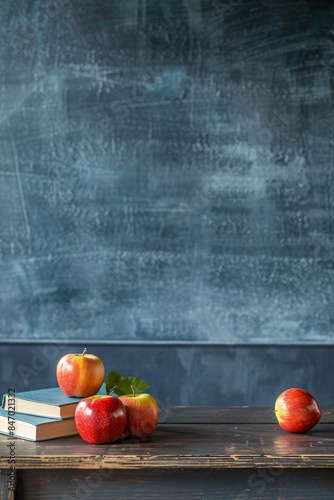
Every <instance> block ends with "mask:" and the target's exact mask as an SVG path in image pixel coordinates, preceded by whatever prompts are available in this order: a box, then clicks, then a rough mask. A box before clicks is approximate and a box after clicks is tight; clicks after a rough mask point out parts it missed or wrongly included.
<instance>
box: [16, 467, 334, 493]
mask: <svg viewBox="0 0 334 500" xmlns="http://www.w3.org/2000/svg"><path fill="white" fill-rule="evenodd" d="M108 472H111V474H110V475H108ZM262 472H263V474H261V471H260V470H257V469H250V470H242V469H240V470H228V471H226V470H221V469H220V470H196V471H195V472H194V471H191V470H181V469H179V470H173V471H171V470H169V471H168V470H167V471H166V470H164V471H161V470H145V471H143V470H139V471H138V470H136V471H122V470H113V471H100V472H96V471H77V470H76V471H70V470H54V471H51V470H43V471H38V470H35V471H30V470H29V471H20V474H19V477H18V479H19V484H20V487H19V490H18V493H17V500H42V499H43V500H75V499H78V498H82V499H90V498H94V499H95V500H110V499H111V498H116V499H133V498H142V499H157V498H162V499H166V498H173V499H178V500H181V499H182V500H183V499H188V498H194V499H196V500H211V499H217V500H221V499H229V500H259V498H261V500H277V499H279V498H281V499H282V500H283V499H284V500H294V499H296V500H319V499H320V498H321V500H332V498H333V495H334V486H333V477H332V471H331V470H312V471H311V473H310V471H309V470H303V469H294V470H284V471H282V470H278V469H271V470H265V471H262Z"/></svg>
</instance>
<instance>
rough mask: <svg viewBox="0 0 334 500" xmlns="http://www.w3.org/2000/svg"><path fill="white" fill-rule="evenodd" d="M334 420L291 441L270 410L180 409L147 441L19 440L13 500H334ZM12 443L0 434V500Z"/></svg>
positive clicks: (328, 416) (167, 414)
mask: <svg viewBox="0 0 334 500" xmlns="http://www.w3.org/2000/svg"><path fill="white" fill-rule="evenodd" d="M333 415H334V408H326V409H325V410H324V415H323V417H322V420H321V422H320V423H319V424H318V425H317V426H316V427H314V429H312V430H311V431H310V432H308V433H307V434H289V433H287V432H285V431H283V430H282V429H281V428H280V427H279V426H278V424H277V422H276V419H275V415H274V413H273V410H272V409H271V408H249V407H241V408H211V407H210V408H194V407H173V408H167V409H165V410H164V412H163V414H162V416H161V423H160V424H159V426H158V429H157V431H156V432H155V433H154V434H153V435H152V436H150V437H149V438H147V439H142V440H138V439H129V440H121V441H119V442H117V443H112V444H106V445H90V444H88V443H85V442H84V441H83V440H82V439H81V438H80V437H79V436H75V437H68V438H64V439H63V438H62V439H55V440H49V441H43V442H39V443H35V442H29V441H23V440H19V439H17V440H16V457H15V460H16V479H17V488H16V492H15V500H21V499H25V500H28V499H29V500H38V499H48V500H51V499H54V500H70V499H72V500H74V499H78V498H79V499H85V500H86V499H90V498H92V499H94V500H100V499H101V500H102V499H105V500H111V499H123V498H131V499H133V498H143V499H144V498H145V499H150V498H163V499H166V498H168V499H170V498H178V499H183V498H191V499H208V500H211V499H213V498H217V499H220V500H222V499H235V500H247V499H257V500H264V499H278V498H279V499H290V498H291V499H292V498H293V499H294V500H296V499H301V500H307V499H311V498H312V499H317V500H324V499H331V500H333V498H334V471H333V469H334V416H333ZM7 444H8V440H7V437H5V436H1V437H0V457H1V458H0V467H1V500H7V499H11V498H12V497H11V496H10V495H8V494H7V475H6V469H8V456H9V453H8V448H7ZM13 498H14V497H13Z"/></svg>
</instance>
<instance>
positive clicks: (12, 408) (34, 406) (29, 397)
mask: <svg viewBox="0 0 334 500" xmlns="http://www.w3.org/2000/svg"><path fill="white" fill-rule="evenodd" d="M81 399H82V398H74V397H71V398H70V397H68V396H66V395H65V394H64V393H63V392H62V391H61V389H60V388H59V387H52V388H49V389H39V390H34V391H25V392H18V393H16V394H15V393H8V394H4V395H3V397H2V406H1V407H0V433H1V434H6V435H8V436H11V437H12V438H22V439H27V440H30V441H42V440H45V439H54V438H59V437H64V436H73V435H75V434H78V431H77V428H76V425H75V421H74V413H75V408H76V406H77V404H78V403H79V401H80V400H81Z"/></svg>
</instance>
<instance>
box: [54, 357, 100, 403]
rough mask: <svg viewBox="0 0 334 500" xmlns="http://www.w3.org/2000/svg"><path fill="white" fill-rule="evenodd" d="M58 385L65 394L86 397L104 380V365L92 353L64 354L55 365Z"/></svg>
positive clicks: (98, 387)
mask: <svg viewBox="0 0 334 500" xmlns="http://www.w3.org/2000/svg"><path fill="white" fill-rule="evenodd" d="M56 377H57V381H58V385H59V387H60V388H61V390H62V391H63V393H64V394H66V396H75V397H77V398H86V397H88V396H93V395H94V394H96V393H97V392H98V390H99V389H100V387H101V385H102V383H103V380H104V365H103V362H102V360H101V359H100V358H99V357H98V356H95V355H94V354H87V349H86V348H85V349H84V351H83V353H82V354H65V356H63V357H62V358H60V360H59V361H58V364H57V367H56Z"/></svg>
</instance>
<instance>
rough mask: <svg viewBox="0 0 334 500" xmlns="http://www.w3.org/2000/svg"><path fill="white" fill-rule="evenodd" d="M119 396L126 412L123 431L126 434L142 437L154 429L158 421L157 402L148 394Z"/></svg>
mask: <svg viewBox="0 0 334 500" xmlns="http://www.w3.org/2000/svg"><path fill="white" fill-rule="evenodd" d="M132 392H133V394H129V395H126V396H119V398H118V399H120V400H121V401H122V403H124V406H125V408H126V413H127V416H128V418H127V424H126V428H125V433H126V435H127V436H132V437H144V436H148V435H149V434H152V432H154V431H155V429H156V427H157V425H158V421H159V407H158V403H157V402H156V400H155V399H154V397H153V396H151V395H150V394H136V393H135V391H134V388H133V387H132Z"/></svg>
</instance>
